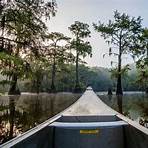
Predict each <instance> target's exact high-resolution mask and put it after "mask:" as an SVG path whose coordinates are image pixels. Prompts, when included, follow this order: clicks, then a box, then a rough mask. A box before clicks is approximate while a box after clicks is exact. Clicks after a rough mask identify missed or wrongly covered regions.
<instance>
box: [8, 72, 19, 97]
mask: <svg viewBox="0 0 148 148" xmlns="http://www.w3.org/2000/svg"><path fill="white" fill-rule="evenodd" d="M17 79H18V77H17V74H16V73H13V74H12V79H11V84H10V89H9V92H8V94H9V95H20V90H19V88H18V86H17Z"/></svg>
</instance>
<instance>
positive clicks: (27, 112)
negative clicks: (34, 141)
mask: <svg viewBox="0 0 148 148" xmlns="http://www.w3.org/2000/svg"><path fill="white" fill-rule="evenodd" d="M79 97H80V95H78V94H71V93H57V94H39V95H33V94H32V95H21V96H9V97H8V96H1V97H0V143H3V142H6V141H8V140H9V139H11V138H12V137H15V136H17V135H19V134H22V133H23V132H25V131H27V130H28V129H30V128H33V127H34V126H36V125H37V124H39V123H41V122H43V121H45V120H46V119H48V118H50V117H52V116H54V115H55V114H57V113H59V112H61V111H62V110H64V109H65V108H67V107H68V106H69V105H71V104H72V103H73V102H75V101H76V100H77V99H78V98H79Z"/></svg>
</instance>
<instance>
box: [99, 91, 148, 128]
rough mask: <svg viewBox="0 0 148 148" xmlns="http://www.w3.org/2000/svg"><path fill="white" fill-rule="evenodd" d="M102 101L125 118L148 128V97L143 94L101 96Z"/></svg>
mask: <svg viewBox="0 0 148 148" xmlns="http://www.w3.org/2000/svg"><path fill="white" fill-rule="evenodd" d="M100 98H101V99H102V101H104V102H105V103H106V104H107V105H109V106H110V107H112V108H113V109H115V110H116V111H118V112H120V113H122V114H124V115H125V116H127V117H129V118H131V119H132V120H135V121H137V122H139V124H141V125H143V126H145V127H148V96H147V95H146V94H143V93H139V94H138V93H135V92H134V93H130V94H128V93H125V95H123V96H121V95H119V96H116V95H100Z"/></svg>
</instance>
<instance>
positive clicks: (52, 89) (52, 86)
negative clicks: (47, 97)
mask: <svg viewBox="0 0 148 148" xmlns="http://www.w3.org/2000/svg"><path fill="white" fill-rule="evenodd" d="M55 74H56V63H55V57H54V60H53V65H52V75H51V92H53V93H55V92H56V87H55Z"/></svg>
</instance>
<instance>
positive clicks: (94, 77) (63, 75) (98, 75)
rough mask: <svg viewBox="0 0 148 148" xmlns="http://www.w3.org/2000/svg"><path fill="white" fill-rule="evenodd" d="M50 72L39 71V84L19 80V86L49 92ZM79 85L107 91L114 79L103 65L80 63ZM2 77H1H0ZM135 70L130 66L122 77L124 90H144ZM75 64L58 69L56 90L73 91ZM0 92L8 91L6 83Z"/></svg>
mask: <svg viewBox="0 0 148 148" xmlns="http://www.w3.org/2000/svg"><path fill="white" fill-rule="evenodd" d="M49 74H50V73H48V71H45V72H43V71H42V72H41V73H40V75H39V76H40V78H38V79H40V82H41V83H40V84H37V83H36V82H35V80H32V81H30V80H24V81H19V88H20V90H21V91H23V92H36V91H37V89H38V88H37V87H38V85H39V91H40V92H49V90H50V86H51V80H50V79H49V78H50V76H49ZM79 75H80V85H81V87H82V88H83V90H84V89H85V88H86V87H87V86H88V85H91V86H92V87H93V89H94V90H95V91H107V90H108V89H109V88H110V89H112V90H113V91H115V89H116V80H115V79H114V78H112V77H111V73H110V69H107V68H103V67H92V68H91V67H87V66H84V65H80V68H79ZM1 79H2V77H1ZM136 79H137V71H136V68H135V66H131V70H130V71H129V72H128V74H126V75H125V76H124V77H123V79H122V82H123V90H124V91H137V90H144V88H142V87H140V86H138V84H137V83H136ZM74 82H75V66H74V65H71V67H70V66H68V67H66V69H64V72H61V71H59V72H58V73H57V80H56V83H55V84H56V88H57V91H68V92H69V91H70V92H71V91H73V90H74V86H75V83H74ZM0 90H1V92H4V91H8V85H6V86H5V87H4V86H0Z"/></svg>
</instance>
